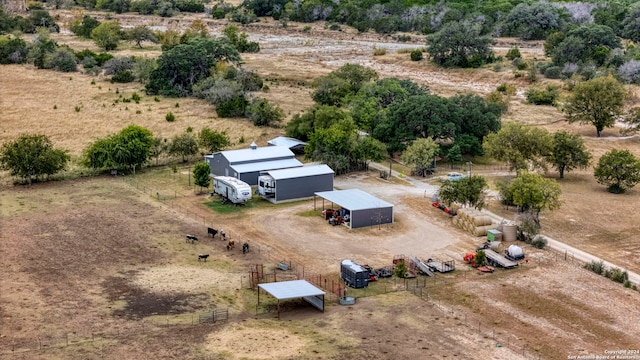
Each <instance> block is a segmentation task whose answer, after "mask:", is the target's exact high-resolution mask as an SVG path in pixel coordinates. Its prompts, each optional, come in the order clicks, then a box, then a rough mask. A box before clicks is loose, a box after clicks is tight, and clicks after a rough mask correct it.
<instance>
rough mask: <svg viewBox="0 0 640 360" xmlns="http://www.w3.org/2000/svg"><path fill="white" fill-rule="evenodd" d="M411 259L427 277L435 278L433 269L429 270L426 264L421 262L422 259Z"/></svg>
mask: <svg viewBox="0 0 640 360" xmlns="http://www.w3.org/2000/svg"><path fill="white" fill-rule="evenodd" d="M409 259H411V261H413V263H414V264H416V266H417V267H418V269H420V271H422V272H423V273H424V274H425V275H427V276H433V272H431V269H429V267H428V266H427V265H426V264H425V263H423V262H422V261H420V259H418V258H417V257H413V256H412V257H410V258H409Z"/></svg>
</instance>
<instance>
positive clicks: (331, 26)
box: [329, 23, 342, 31]
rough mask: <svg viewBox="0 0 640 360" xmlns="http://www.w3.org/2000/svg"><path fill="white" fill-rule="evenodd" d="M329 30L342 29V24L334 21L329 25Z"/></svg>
mask: <svg viewBox="0 0 640 360" xmlns="http://www.w3.org/2000/svg"><path fill="white" fill-rule="evenodd" d="M329 30H333V31H341V30H342V28H341V27H340V25H338V24H336V23H333V24H331V25H329Z"/></svg>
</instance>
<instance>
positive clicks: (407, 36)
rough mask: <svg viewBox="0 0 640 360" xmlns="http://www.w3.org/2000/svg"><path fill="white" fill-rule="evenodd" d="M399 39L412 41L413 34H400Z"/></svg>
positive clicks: (400, 40)
mask: <svg viewBox="0 0 640 360" xmlns="http://www.w3.org/2000/svg"><path fill="white" fill-rule="evenodd" d="M398 41H399V42H407V41H411V36H409V35H400V36H398Z"/></svg>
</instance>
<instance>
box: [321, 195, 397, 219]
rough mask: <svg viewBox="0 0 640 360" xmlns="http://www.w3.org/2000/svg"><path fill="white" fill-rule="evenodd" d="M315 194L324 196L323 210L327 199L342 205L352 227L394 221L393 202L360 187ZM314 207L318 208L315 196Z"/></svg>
mask: <svg viewBox="0 0 640 360" xmlns="http://www.w3.org/2000/svg"><path fill="white" fill-rule="evenodd" d="M315 195H316V196H319V197H321V198H322V210H324V209H325V203H324V201H325V200H327V201H329V202H331V203H332V204H334V205H338V206H340V207H341V208H342V209H343V212H342V216H344V215H345V214H348V215H349V219H350V221H349V228H350V229H356V228H361V227H365V226H373V225H380V224H390V223H393V204H390V203H388V202H386V201H384V200H382V199H378V198H377V197H375V196H373V195H371V194H369V193H366V192H364V191H362V190H360V189H350V190H334V191H322V192H317V193H315ZM332 206H333V205H332ZM313 209H314V210H316V197H315V196H314V197H313Z"/></svg>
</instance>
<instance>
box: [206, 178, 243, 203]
mask: <svg viewBox="0 0 640 360" xmlns="http://www.w3.org/2000/svg"><path fill="white" fill-rule="evenodd" d="M213 192H215V193H216V194H218V195H220V197H222V203H225V202H227V201H229V202H231V203H233V204H236V205H240V204H245V203H246V202H247V201H249V200H251V186H249V184H247V183H246V182H244V181H242V180H239V179H236V178H234V177H231V176H216V177H214V178H213Z"/></svg>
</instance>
